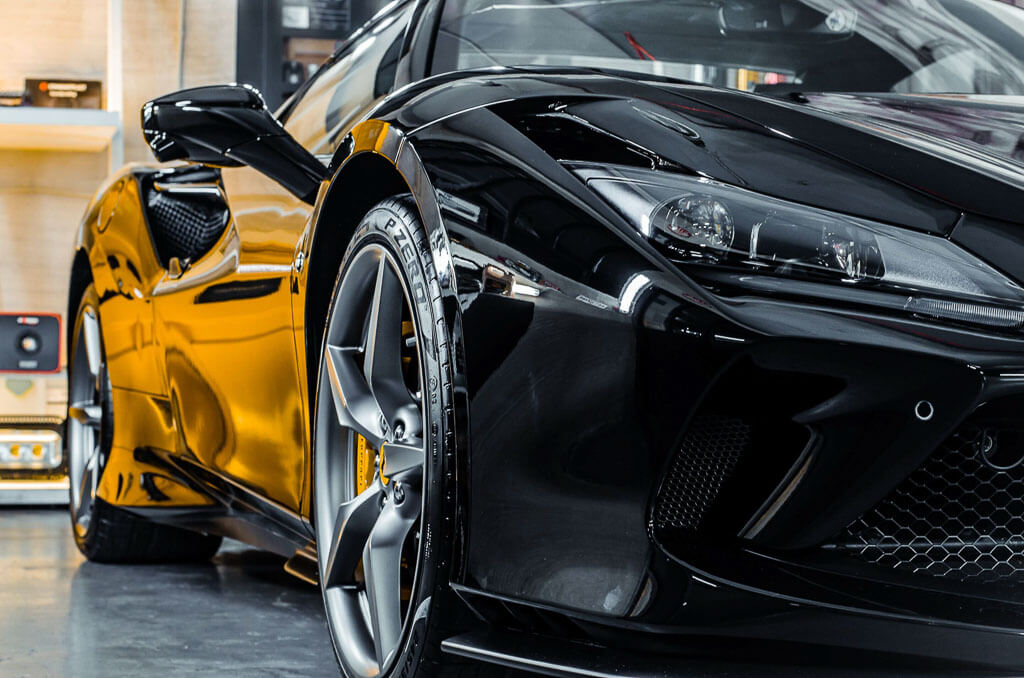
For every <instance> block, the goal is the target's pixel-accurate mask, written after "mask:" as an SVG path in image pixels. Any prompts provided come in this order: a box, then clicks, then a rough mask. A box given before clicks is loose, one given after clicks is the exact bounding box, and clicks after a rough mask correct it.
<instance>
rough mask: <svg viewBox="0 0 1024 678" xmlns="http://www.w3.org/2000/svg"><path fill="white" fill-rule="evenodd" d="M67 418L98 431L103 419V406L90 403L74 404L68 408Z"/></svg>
mask: <svg viewBox="0 0 1024 678" xmlns="http://www.w3.org/2000/svg"><path fill="white" fill-rule="evenodd" d="M68 416H70V417H71V418H72V419H74V420H76V421H77V422H79V423H80V424H83V425H85V426H88V427H90V428H94V429H99V427H100V422H101V421H102V419H103V406H102V405H96V404H93V403H90V402H83V403H74V404H72V405H69V406H68Z"/></svg>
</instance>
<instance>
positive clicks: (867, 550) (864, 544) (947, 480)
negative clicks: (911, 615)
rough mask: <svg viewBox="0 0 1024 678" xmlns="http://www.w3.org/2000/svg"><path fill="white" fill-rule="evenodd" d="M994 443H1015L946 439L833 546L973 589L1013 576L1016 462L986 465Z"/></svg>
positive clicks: (1022, 497) (975, 436) (1023, 534)
mask: <svg viewBox="0 0 1024 678" xmlns="http://www.w3.org/2000/svg"><path fill="white" fill-rule="evenodd" d="M1000 443H1003V444H1004V447H1005V446H1007V445H1013V446H1019V445H1020V437H1019V436H1017V435H1002V436H1001V435H1000V433H999V432H996V431H992V430H985V429H979V428H971V429H965V430H963V431H961V432H959V433H958V434H956V435H954V436H953V437H951V438H950V439H949V440H947V441H946V442H945V443H944V444H943V445H942V446H941V447H940V448H939V449H938V450H937V451H936V452H935V453H934V454H933V455H932V456H931V457H930V458H929V459H928V461H927V462H925V464H924V465H923V466H921V467H920V468H919V469H918V470H917V471H915V472H914V473H913V474H911V475H910V476H909V477H908V478H907V479H906V480H905V481H904V482H903V483H902V484H901V485H900V486H899V487H898V488H897V489H896V490H895V491H894V492H893V493H892V494H891V495H890V496H889V497H887V498H886V499H885V500H884V501H883V502H882V503H881V504H879V505H878V506H877V507H875V508H874V509H872V510H871V511H870V512H868V513H867V514H865V515H864V516H862V517H861V518H858V519H857V520H855V521H854V522H853V523H852V524H851V525H850V526H849V527H847V528H846V530H845V532H844V533H843V534H842V535H841V536H840V538H839V540H838V544H836V546H837V547H838V548H840V549H847V550H849V551H851V552H853V553H854V554H856V555H857V556H858V557H860V558H863V559H864V560H867V561H868V562H871V563H874V564H877V565H882V566H887V567H892V568H896V569H899V570H904V571H908V572H913V573H917V574H927V575H933V576H938V577H947V578H951V579H957V580H961V581H974V582H981V583H990V582H996V581H999V580H1006V579H1011V578H1017V577H1020V576H1021V574H1022V573H1024V464H1020V463H1017V465H1016V466H1014V467H1013V468H1010V469H1004V470H1001V469H998V468H994V467H993V466H992V465H990V464H989V463H987V462H986V456H987V457H988V458H989V459H991V458H992V452H993V445H997V446H998V445H999V444H1000ZM1017 449H1020V448H1019V447H1017ZM1022 451H1024V450H1022ZM1014 456H1016V455H1011V457H1010V458H1011V459H1012V458H1013V457H1014ZM1018 461H1019V458H1018Z"/></svg>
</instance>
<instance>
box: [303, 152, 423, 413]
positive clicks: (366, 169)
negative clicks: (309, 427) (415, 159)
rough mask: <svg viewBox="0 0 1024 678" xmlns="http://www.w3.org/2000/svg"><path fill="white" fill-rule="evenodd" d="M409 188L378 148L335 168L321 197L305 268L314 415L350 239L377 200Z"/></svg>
mask: <svg viewBox="0 0 1024 678" xmlns="http://www.w3.org/2000/svg"><path fill="white" fill-rule="evenodd" d="M409 190H410V188H409V185H408V183H407V182H406V180H405V178H404V177H403V176H402V174H401V172H399V171H398V169H397V168H396V167H395V165H394V163H393V161H391V160H390V159H388V158H387V157H385V156H383V155H381V154H379V153H376V152H372V151H365V152H361V153H355V154H353V155H351V156H349V158H348V159H347V160H346V161H345V163H344V164H343V165H342V166H341V167H340V168H339V169H338V171H337V172H336V173H335V175H334V177H333V179H332V180H331V185H330V187H329V188H328V191H327V195H326V196H325V197H324V198H323V202H322V206H321V208H320V211H319V214H318V215H317V222H316V227H315V228H314V230H313V237H312V240H311V242H310V245H309V254H308V261H309V264H308V269H307V272H306V299H305V309H304V310H305V346H306V356H307V359H306V379H307V385H308V395H309V402H310V405H311V407H310V417H311V418H312V403H313V401H314V398H315V389H316V379H317V369H318V368H319V357H318V356H319V355H320V349H321V348H322V346H321V344H322V342H323V333H324V325H325V322H326V316H327V310H328V306H329V304H330V301H331V290H332V289H333V287H334V279H335V277H336V276H337V274H338V268H339V267H340V266H341V261H342V258H343V257H344V256H345V250H346V248H347V247H348V243H349V240H350V239H351V238H352V234H353V233H354V232H355V230H356V227H357V226H358V225H359V222H360V220H361V219H362V218H363V216H365V215H366V213H367V212H369V211H370V209H371V208H372V207H373V206H374V205H376V204H377V203H379V202H380V201H382V200H384V199H385V198H388V197H390V196H392V195H395V194H398V193H405V192H408V191H409ZM311 421H312V419H311Z"/></svg>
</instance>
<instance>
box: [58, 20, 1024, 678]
mask: <svg viewBox="0 0 1024 678" xmlns="http://www.w3.org/2000/svg"><path fill="white" fill-rule="evenodd" d="M1022 96H1024V9H1020V8H1017V7H1015V6H1013V5H1010V4H1006V3H1003V2H999V1H997V0H502V1H501V2H495V0H398V1H397V2H394V3H392V4H390V5H388V6H386V7H384V8H383V9H381V10H380V11H379V12H378V13H377V14H376V15H375V16H373V17H372V18H370V19H369V20H368V21H367V22H366V23H365V24H364V25H363V26H362V27H361V28H359V29H358V30H356V31H355V32H354V33H353V34H352V35H351V36H350V37H349V38H347V39H346V40H345V41H344V42H343V43H342V44H341V45H340V47H339V49H338V50H337V52H336V53H335V54H334V56H333V57H332V58H330V59H329V60H328V61H327V62H326V63H325V64H324V65H323V66H322V67H321V68H320V69H319V71H318V72H317V73H316V74H315V75H314V76H313V77H311V78H310V79H309V80H308V81H307V82H306V83H305V84H304V85H303V86H302V88H301V89H300V90H299V91H298V92H297V93H296V94H295V95H294V96H292V97H291V98H290V99H289V100H288V101H286V102H285V103H284V104H283V105H282V106H281V107H280V108H278V109H277V110H276V111H273V112H272V111H270V110H269V109H268V107H267V105H266V104H265V103H264V100H263V98H262V97H261V95H260V93H259V92H258V91H257V90H255V89H254V88H252V87H250V86H247V85H240V84H230V85H222V86H206V87H198V88H193V89H187V90H183V91H179V92H176V93H173V94H168V95H166V96H161V97H159V98H156V99H154V100H152V101H150V102H149V103H147V104H146V105H145V106H144V107H143V109H142V112H141V128H142V134H143V135H144V137H145V140H146V141H147V143H148V145H149V147H150V149H151V150H152V153H153V155H154V156H155V160H156V162H153V163H148V164H147V163H142V164H132V165H129V166H127V167H125V168H124V169H122V170H120V171H119V172H117V173H116V174H115V175H114V176H112V177H111V178H110V179H109V180H108V181H107V182H106V183H105V184H104V185H103V186H102V187H101V188H100V190H99V191H98V193H97V194H96V196H95V198H94V199H93V200H92V202H91V204H90V206H89V207H88V209H87V211H86V214H85V216H84V218H83V220H82V222H81V226H80V228H79V230H78V235H77V239H76V242H75V245H74V247H75V253H74V259H73V266H72V270H71V276H70V290H69V301H68V316H67V317H68V318H69V321H68V323H67V326H66V329H67V337H66V346H67V356H66V360H67V365H68V379H69V386H68V388H69V407H68V431H67V436H66V446H67V449H66V453H67V458H68V463H69V469H70V476H71V479H72V482H71V490H70V492H71V503H70V507H71V508H70V512H71V523H72V528H73V531H74V537H75V540H76V542H77V544H78V547H79V548H80V549H81V551H82V553H84V554H85V556H87V557H88V558H89V559H90V560H94V561H100V562H145V561H190V560H203V559H208V558H209V557H210V556H211V555H212V554H214V553H215V552H216V550H217V548H218V546H219V544H220V541H221V539H222V538H223V537H230V538H234V539H238V540H242V541H244V542H247V543H250V544H253V545H256V546H257V547H259V548H262V549H266V550H268V551H271V552H274V553H276V554H279V555H280V556H283V558H284V559H286V562H285V568H286V569H287V570H288V571H289V572H291V573H292V574H294V575H296V576H297V577H300V578H302V579H305V580H307V581H309V582H311V583H315V584H316V585H318V586H319V587H320V589H321V591H322V594H323V600H324V606H325V610H326V618H327V621H328V625H329V628H330V635H331V638H332V640H333V644H334V650H335V655H336V657H337V659H338V664H339V667H340V671H341V672H342V673H343V674H344V675H345V676H349V677H353V678H363V677H365V678H370V677H372V676H385V675H386V676H406V677H413V676H415V677H425V676H471V675H485V676H486V675H495V672H496V671H498V670H499V669H498V668H497V667H498V666H503V667H506V668H507V667H511V668H512V669H520V670H526V671H531V672H540V673H548V674H552V675H561V676H591V677H595V676H596V677H601V676H621V675H629V676H675V675H736V674H759V675H765V674H770V675H785V676H791V675H797V674H801V675H805V674H808V673H810V672H812V670H813V672H814V675H819V674H820V675H845V676H848V675H858V676H859V675H888V674H890V673H892V674H895V673H900V674H901V675H907V673H915V672H916V673H920V674H922V675H936V674H938V673H941V672H946V671H949V672H960V673H963V672H968V673H973V672H995V673H1017V674H1019V673H1020V672H1021V671H1024V209H1022V205H1024V103H1022V102H1024V99H1022V98H1021V97H1022Z"/></svg>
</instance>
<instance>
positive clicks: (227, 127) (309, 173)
mask: <svg viewBox="0 0 1024 678" xmlns="http://www.w3.org/2000/svg"><path fill="white" fill-rule="evenodd" d="M142 132H143V136H145V138H146V143H147V144H149V147H150V149H152V151H153V155H155V156H156V158H157V160H159V161H161V162H167V161H170V160H191V161H192V162H199V163H205V164H209V165H215V166H220V167H238V166H241V165H248V166H250V167H252V168H253V169H256V170H258V171H260V172H262V173H264V174H266V175H267V176H268V177H270V178H271V179H273V180H274V181H277V182H278V183H280V184H281V185H282V186H284V187H285V188H287V189H288V190H289V191H291V192H292V193H293V194H295V195H296V196H297V197H299V198H301V199H302V200H304V201H306V202H309V203H312V202H313V200H314V199H315V197H316V191H317V189H318V188H319V186H320V182H321V181H323V180H324V179H325V178H326V173H325V172H324V168H323V165H322V164H321V163H320V162H319V161H317V159H316V158H314V157H313V156H312V155H311V154H310V153H309V152H308V151H307V150H306V149H304V148H303V147H302V146H300V145H299V143H298V142H296V141H295V139H293V138H292V137H291V136H289V135H288V133H287V132H285V130H284V128H283V127H282V126H281V123H279V122H278V121H277V120H276V119H275V118H274V116H273V114H272V113H271V112H270V111H269V110H268V109H267V106H266V104H265V103H264V102H263V97H262V96H261V95H260V93H259V92H257V91H256V90H255V89H253V88H252V87H248V86H245V85H213V86H208V87H195V88H192V89H185V90H181V91H179V92H174V93H173V94H167V95H164V96H162V97H158V98H156V99H154V100H152V101H150V102H148V103H146V104H145V105H144V106H143V107H142Z"/></svg>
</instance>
